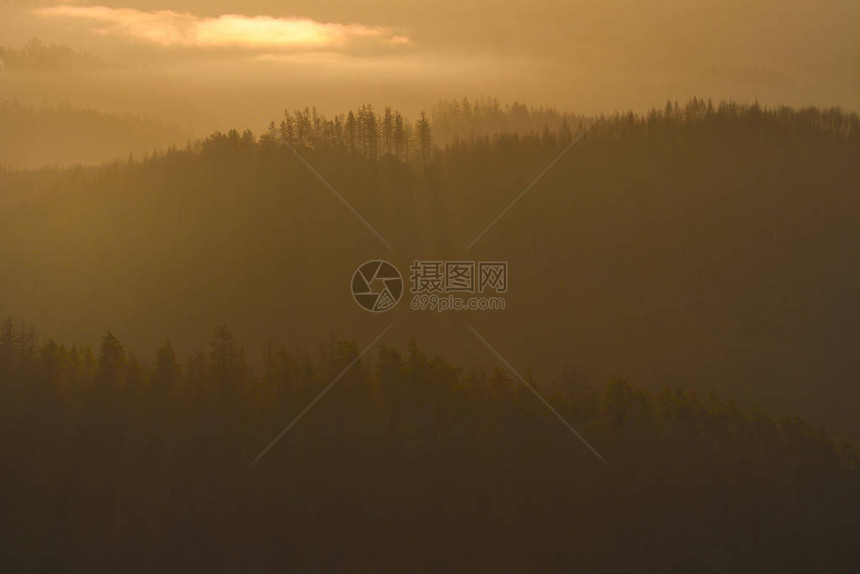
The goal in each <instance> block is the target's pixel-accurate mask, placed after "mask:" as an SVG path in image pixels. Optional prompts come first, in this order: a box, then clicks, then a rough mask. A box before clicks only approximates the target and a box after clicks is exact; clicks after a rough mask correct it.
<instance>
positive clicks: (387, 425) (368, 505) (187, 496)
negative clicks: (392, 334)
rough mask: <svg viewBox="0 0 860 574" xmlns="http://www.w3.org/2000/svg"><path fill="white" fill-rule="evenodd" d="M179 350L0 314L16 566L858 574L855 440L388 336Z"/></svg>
mask: <svg viewBox="0 0 860 574" xmlns="http://www.w3.org/2000/svg"><path fill="white" fill-rule="evenodd" d="M359 352H360V347H359V346H358V345H357V344H356V343H353V342H350V341H345V340H338V339H330V340H328V341H327V342H325V343H324V344H322V345H319V347H318V348H317V349H314V350H313V351H308V350H302V349H296V350H293V351H288V350H286V349H283V348H277V347H270V348H268V349H266V351H265V352H264V353H263V354H262V356H261V357H260V358H259V359H256V360H253V359H251V358H249V357H246V353H245V352H244V350H243V348H242V346H241V345H240V344H239V342H238V340H237V338H236V337H235V336H234V334H233V333H232V332H231V331H230V330H228V329H226V328H224V327H219V328H218V329H216V330H215V331H214V332H213V333H212V335H211V339H210V342H209V343H208V344H207V345H206V346H205V347H203V348H201V349H200V350H199V351H198V352H196V353H193V354H191V355H189V356H188V357H185V358H181V357H179V356H178V355H177V353H176V352H175V351H174V349H173V348H172V346H171V345H170V343H169V342H167V343H166V344H164V345H162V346H161V347H160V348H158V349H157V351H156V352H155V353H154V356H151V357H142V356H141V357H136V356H135V355H133V354H132V353H131V352H130V351H129V350H127V349H126V348H125V346H124V345H123V343H122V342H121V341H120V340H119V339H117V338H116V337H115V336H114V335H112V334H110V333H108V334H106V335H104V336H103V337H102V340H101V343H100V345H99V346H98V347H97V348H96V349H91V348H88V347H76V346H66V345H63V344H61V343H58V342H57V341H55V340H54V339H44V338H43V337H40V336H38V334H37V333H36V331H35V330H34V329H33V328H31V327H28V326H27V325H25V324H23V323H20V324H19V323H13V322H12V321H6V322H4V323H3V324H2V328H0V404H2V405H3V409H2V418H0V425H2V429H0V452H2V453H3V456H2V467H0V468H2V472H0V481H2V488H0V493H1V494H0V496H2V506H3V508H4V512H3V513H2V515H0V528H2V537H0V538H2V544H0V548H2V555H3V561H4V564H6V567H8V568H10V571H16V572H27V571H41V572H53V571H93V570H99V571H102V570H121V571H128V572H131V571H135V572H136V571H141V572H151V571H156V570H157V571H187V570H188V569H189V568H190V569H195V570H200V569H205V570H207V571H216V572H217V571H236V570H241V571H248V572H255V571H272V570H305V571H319V570H335V571H375V572H381V571H403V570H404V569H406V570H409V571H439V570H457V571H463V570H471V571H487V572H497V571H513V572H522V571H530V572H531V571H558V572H561V571H585V572H590V571H594V572H597V571H600V572H605V571H625V572H652V571H660V572H690V571H696V572H808V571H818V572H822V571H840V570H841V568H842V567H844V566H845V565H846V564H852V563H853V562H854V561H855V560H856V558H857V548H856V544H854V543H855V542H856V539H857V537H858V535H860V524H858V520H857V516H858V511H860V507H858V504H860V459H858V451H857V449H856V445H855V444H853V443H851V442H849V441H847V440H845V439H844V438H840V437H837V436H833V435H830V434H828V433H825V432H824V431H823V430H820V429H817V428H815V427H813V426H811V425H810V424H808V423H807V422H806V421H804V420H803V419H801V418H784V419H783V418H780V419H776V418H772V417H769V416H767V415H766V414H762V413H750V412H745V411H744V410H743V409H740V408H738V407H737V406H736V405H735V404H734V403H733V402H732V401H730V400H726V399H724V398H720V397H718V396H715V395H711V396H707V397H702V396H697V394H696V393H694V392H691V391H690V390H686V389H683V388H681V387H678V386H667V387H665V388H663V389H662V390H659V391H657V392H647V391H645V390H643V389H641V388H637V387H635V386H633V385H631V384H630V383H628V381H625V380H623V379H614V380H610V381H607V382H605V383H604V384H600V385H596V386H589V385H583V384H581V383H580V382H578V381H577V380H576V378H575V377H572V376H571V375H570V373H566V372H562V373H559V374H558V380H557V383H558V385H557V388H558V389H559V390H557V391H553V392H552V393H549V392H548V391H547V390H546V389H547V388H548V385H546V384H545V383H544V381H540V380H535V379H534V378H532V377H531V376H530V375H529V377H528V378H529V379H530V380H531V384H534V385H536V386H537V387H538V388H539V389H544V392H546V393H547V396H548V398H549V400H550V401H551V402H552V404H553V405H554V407H555V408H556V409H557V410H558V411H559V413H561V414H562V415H563V416H564V417H565V418H566V419H567V420H568V421H570V422H571V424H573V425H574V426H575V427H576V428H577V429H578V430H579V431H580V432H581V433H582V434H583V435H584V436H585V437H586V439H587V440H588V441H589V442H590V443H591V444H592V445H593V446H594V447H595V448H596V449H598V451H599V452H600V453H601V454H602V455H603V456H604V457H605V458H606V459H607V461H608V462H609V467H606V466H604V465H603V464H602V463H601V462H600V461H598V460H597V458H596V457H594V456H593V455H592V454H591V453H590V452H588V450H587V449H586V447H585V446H584V445H583V444H581V443H580V442H579V441H578V440H577V439H576V438H575V437H574V436H573V435H572V434H571V433H570V432H569V431H568V430H567V429H566V428H565V427H564V426H563V425H562V424H561V423H560V422H559V421H558V420H557V419H556V418H554V417H553V416H552V415H551V414H550V412H549V411H548V410H546V409H545V407H544V406H543V405H542V404H540V403H539V402H538V400H537V399H536V398H535V397H534V396H533V395H532V394H531V393H530V392H529V391H528V390H527V389H526V388H525V387H524V386H523V385H522V384H521V383H520V382H519V381H517V380H516V379H515V378H514V377H513V376H512V375H511V374H509V373H506V372H505V371H504V370H502V369H500V368H499V369H495V370H493V371H490V372H476V371H470V370H464V369H462V368H459V367H457V366H455V365H452V364H450V363H448V362H447V361H445V360H444V359H443V358H440V357H438V356H430V355H428V354H426V353H425V352H424V351H422V349H421V347H420V346H419V345H418V343H417V342H415V341H412V342H410V343H409V344H408V345H407V347H406V349H402V350H401V349H396V348H392V347H389V346H385V345H383V346H381V347H379V348H378V349H374V350H373V351H372V352H371V353H370V354H368V355H366V356H365V357H364V358H362V359H361V360H359V362H358V363H357V364H356V365H355V366H353V368H352V369H350V370H349V371H348V373H347V374H346V375H345V376H344V377H343V378H342V379H341V380H340V381H339V382H338V384H337V385H336V386H334V387H333V388H332V390H331V391H330V392H329V393H328V394H327V395H325V396H324V397H323V399H321V400H320V401H319V403H318V404H317V405H315V407H314V408H313V409H312V410H311V411H310V412H309V414H308V415H307V416H306V417H304V418H303V419H301V420H300V421H299V423H298V424H296V425H295V427H294V428H292V429H291V430H290V431H289V432H288V433H287V434H286V435H285V436H284V437H283V440H281V441H280V442H279V443H277V444H276V445H275V446H274V447H273V448H272V449H271V450H270V451H269V452H268V453H266V455H265V456H264V457H263V458H262V459H261V460H260V461H259V462H258V463H256V464H255V465H253V466H251V462H252V461H253V460H254V459H255V457H256V456H257V455H258V454H259V453H260V452H261V450H262V449H263V448H264V447H265V446H266V445H267V444H268V443H269V441H271V440H272V439H273V438H274V437H275V436H276V435H277V434H278V433H280V432H281V430H283V428H284V427H285V426H286V425H287V424H288V423H289V422H290V421H291V420H292V419H293V418H294V417H295V416H296V415H297V414H298V413H299V412H300V411H302V410H303V409H304V408H305V406H306V405H307V404H309V403H310V401H312V400H313V398H314V397H315V396H316V395H317V394H318V393H319V392H320V391H321V390H322V389H323V388H324V387H325V386H326V385H327V384H328V383H329V382H330V381H331V380H332V379H333V378H334V377H335V376H336V375H337V374H338V373H339V372H341V371H342V369H343V368H344V367H345V366H346V365H348V364H349V363H350V362H352V360H353V359H355V358H356V356H357V355H358V353H359Z"/></svg>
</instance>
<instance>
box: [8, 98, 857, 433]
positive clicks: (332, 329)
mask: <svg viewBox="0 0 860 574" xmlns="http://www.w3.org/2000/svg"><path fill="white" fill-rule="evenodd" d="M423 118H426V119H423V120H422V116H419V118H418V121H417V122H416V121H412V120H408V119H406V118H404V117H403V116H402V115H401V114H400V113H399V112H397V111H395V110H391V109H382V110H375V109H374V108H372V107H371V106H361V107H359V108H358V109H356V110H354V111H350V112H348V113H346V114H340V115H336V116H332V117H327V116H323V115H321V114H317V113H316V112H313V111H312V110H309V109H305V110H299V111H294V112H286V113H285V114H284V116H283V117H282V118H280V119H277V120H275V121H273V122H272V123H271V124H270V126H269V129H268V130H265V129H264V130H263V131H262V133H260V134H259V135H254V134H253V133H252V132H250V131H245V132H244V133H239V132H237V131H230V132H228V133H215V134H213V135H211V136H209V137H207V138H206V139H203V140H198V141H196V142H195V143H191V144H188V145H187V146H186V147H183V148H171V149H170V150H166V151H163V152H160V153H156V154H153V155H152V156H150V157H149V158H148V159H145V160H144V159H135V158H133V157H132V158H130V159H128V160H125V161H119V162H116V163H110V164H107V165H104V166H101V167H92V168H84V167H78V168H69V169H59V170H56V169H55V170H40V171H35V172H26V171H17V170H11V171H5V172H3V173H2V175H0V178H2V189H3V190H4V191H3V194H2V197H0V201H2V202H3V205H4V209H3V212H2V227H0V236H2V241H0V245H2V255H3V260H4V262H5V266H6V269H7V272H6V273H4V274H3V276H2V278H0V286H2V291H3V293H4V301H3V303H4V308H5V310H4V312H5V313H7V314H10V315H13V316H15V317H17V318H23V319H26V320H27V321H30V322H33V323H35V324H36V325H38V326H39V327H40V328H42V329H44V330H45V331H46V332H48V333H51V334H52V335H55V336H60V337H62V338H64V339H68V340H70V341H73V342H75V343H77V344H85V345H93V344H94V342H95V341H97V340H98V337H99V336H101V334H102V332H103V331H104V330H105V329H111V330H112V331H114V332H115V333H117V334H118V335H120V336H122V338H123V340H124V341H126V342H127V343H128V344H129V346H130V348H132V349H137V350H139V351H140V352H149V351H151V350H152V349H154V348H155V347H156V346H157V345H159V344H161V343H162V342H163V340H164V339H165V338H166V337H170V338H171V339H172V340H173V342H174V344H175V345H176V346H177V348H178V349H180V350H181V351H182V352H191V351H193V350H195V349H197V348H198V347H199V346H200V345H201V344H203V342H205V340H206V338H207V337H208V334H209V332H210V331H211V329H212V328H213V327H214V326H216V325H222V324H223V325H227V326H229V327H230V328H231V329H233V330H235V331H236V333H237V334H238V336H239V337H240V339H241V340H242V341H243V343H244V344H245V345H246V346H247V348H248V351H249V356H250V358H251V359H252V360H256V358H257V357H259V356H260V350H261V349H263V348H264V346H265V345H266V344H268V343H269V342H274V343H277V344H283V345H286V346H288V347H292V346H295V345H300V346H304V347H306V348H313V347H314V346H315V345H317V344H318V342H319V341H320V340H323V339H325V338H326V337H328V336H330V335H331V334H333V333H334V334H336V335H338V336H344V337H348V338H353V339H356V340H362V339H368V340H369V339H370V338H372V336H373V332H374V330H377V331H378V330H379V329H380V328H381V326H382V323H380V322H379V321H381V319H380V320H379V321H377V320H376V318H375V317H371V318H368V317H367V316H366V314H365V313H364V311H363V310H362V309H360V308H358V307H357V306H355V304H354V302H353V301H352V299H351V297H350V296H349V293H348V291H347V289H348V278H349V277H350V276H351V274H352V271H353V270H354V269H355V268H356V267H357V266H358V265H359V264H360V263H362V262H363V261H367V260H371V259H378V258H387V259H390V260H391V261H392V262H393V263H394V264H395V265H397V266H398V267H399V268H400V269H401V270H403V271H402V272H403V273H404V274H405V273H407V271H406V270H408V268H409V266H410V264H411V262H412V261H413V260H414V259H462V258H464V257H468V258H474V259H482V260H495V259H503V260H506V261H508V262H509V266H510V274H511V284H512V286H515V287H512V289H511V291H510V293H509V294H508V301H507V308H506V309H505V311H504V313H482V314H477V315H475V316H474V317H469V318H468V319H467V320H469V321H474V322H475V324H476V326H479V327H481V328H483V329H485V330H489V331H491V332H493V333H494V335H495V341H496V343H497V344H498V345H499V346H500V347H501V348H503V349H505V352H506V353H508V356H509V357H510V360H512V361H514V362H515V364H517V365H520V366H521V367H522V368H524V369H527V368H528V369H533V370H534V372H535V373H538V374H540V375H541V376H542V377H544V378H546V379H547V380H549V379H551V378H552V377H555V376H556V375H557V374H558V371H559V370H560V369H561V367H562V366H563V365H567V366H568V367H569V368H572V369H574V370H575V371H576V372H577V373H579V376H581V377H583V378H584V379H586V380H589V381H592V382H595V383H597V382H600V381H604V380H607V379H608V378H610V377H612V376H620V375H623V376H626V377H628V378H630V379H631V380H633V381H635V382H636V383H637V384H640V385H644V386H646V387H652V388H656V387H658V386H660V385H663V384H667V383H669V382H677V383H679V384H684V385H690V386H692V387H694V388H698V389H699V390H701V391H705V392H707V391H709V390H711V389H715V390H718V391H721V392H728V393H729V394H730V395H731V396H732V397H734V398H736V399H738V400H741V401H744V404H746V405H748V406H750V407H753V406H755V407H766V408H767V409H768V410H775V411H776V412H779V413H783V414H787V413H800V414H804V415H807V416H810V417H812V418H813V420H815V421H818V422H822V423H823V422H827V423H828V424H829V425H831V426H832V427H833V428H836V429H840V430H845V431H850V432H852V433H856V432H857V431H858V428H857V427H856V420H857V419H856V417H855V416H854V409H853V398H854V397H856V390H854V385H853V381H854V376H855V375H856V368H857V356H860V355H858V352H857V350H858V349H857V345H858V340H857V335H856V329H855V328H854V325H856V323H857V320H858V319H860V317H858V312H860V308H858V306H857V303H856V296H855V293H856V287H857V285H858V271H857V267H856V265H854V264H853V263H854V261H856V259H857V255H858V252H857V249H858V247H857V246H858V245H860V242H858V239H860V237H858V232H860V229H858V225H857V220H856V217H855V213H856V209H857V202H858V198H857V196H856V193H855V192H854V190H856V189H857V186H858V184H860V182H858V180H857V177H858V172H857V169H856V157H857V133H858V131H857V125H858V119H857V116H856V115H854V114H851V113H846V112H842V111H840V110H838V109H830V110H818V109H815V108H808V109H803V110H791V109H789V108H773V109H768V108H762V107H760V106H758V105H738V104H735V103H732V102H722V103H716V104H714V103H710V102H706V101H703V100H698V99H694V100H691V101H690V102H688V103H687V104H685V105H681V106H679V105H677V104H675V103H669V104H667V105H666V106H665V108H664V109H659V110H654V111H652V112H651V113H649V114H647V115H643V116H639V115H635V114H624V115H614V116H604V117H597V118H587V117H579V116H574V115H571V114H561V113H559V112H555V111H553V110H541V109H537V110H530V109H529V108H527V107H526V106H520V105H514V106H504V105H502V104H499V102H498V101H496V100H492V99H484V100H478V101H476V102H474V103H473V102H471V101H469V100H458V101H449V102H441V103H439V104H438V105H436V106H435V111H434V112H433V113H431V114H430V115H425V116H423ZM422 122H423V123H422ZM541 124H543V126H542V127H541V128H538V127H536V126H538V125H541ZM532 126H534V127H532ZM586 128H590V129H588V130H587V132H586V133H584V135H583V137H582V139H581V140H580V141H578V142H577V143H576V146H575V147H574V148H573V149H572V150H571V151H570V153H568V154H566V155H565V156H564V157H562V159H561V160H560V161H559V162H558V164H557V165H555V166H554V168H553V169H552V170H551V171H550V172H548V173H547V174H546V176H545V177H544V178H543V179H542V180H541V181H540V182H539V183H538V185H537V186H536V188H535V189H534V190H533V193H531V194H530V195H528V196H527V197H526V198H524V199H523V200H522V201H521V202H520V203H519V204H518V205H517V206H516V210H517V212H516V215H515V216H513V215H512V216H511V217H510V218H507V219H504V220H502V221H500V222H499V224H498V225H497V226H496V227H495V228H494V229H492V230H491V231H490V232H489V233H488V234H487V235H486V236H485V237H484V238H482V240H481V241H479V242H478V243H477V244H476V245H475V246H474V248H473V249H472V250H471V251H466V247H467V246H468V245H469V242H470V241H472V240H473V239H474V238H475V236H477V235H478V233H479V232H480V231H481V230H482V229H483V228H484V227H485V226H486V225H487V224H488V223H489V222H490V221H491V220H492V219H493V217H494V215H495V214H497V213H498V212H499V211H501V210H502V209H503V208H504V206H505V205H507V204H509V203H510V202H511V200H512V199H513V198H514V197H515V196H516V195H517V194H518V193H519V192H520V191H521V190H522V189H523V188H525V187H526V185H528V184H529V182H530V181H531V179H532V178H534V176H535V175H536V174H538V173H540V171H541V170H542V169H543V168H544V167H545V166H546V164H547V163H549V162H550V161H551V160H552V159H553V158H554V157H556V156H557V155H558V154H559V152H560V151H561V150H562V149H564V147H565V146H567V145H568V144H569V143H570V141H571V140H572V139H573V138H574V137H575V136H579V135H581V132H583V131H584V130H586ZM494 129H497V130H498V131H494ZM437 130H438V131H439V132H440V133H441V134H442V137H444V138H445V140H446V141H447V142H448V143H445V144H444V145H443V144H437V143H436V140H435V136H434V134H435V132H436V131H437ZM507 130H510V131H507ZM294 152H295V153H294ZM296 153H298V154H299V155H301V157H302V158H303V159H304V160H305V161H307V162H309V163H310V164H311V165H313V166H314V169H316V170H318V173H319V174H320V175H321V176H322V177H323V178H324V179H325V181H327V182H328V183H329V184H330V185H331V186H333V188H334V189H335V190H337V191H338V193H341V194H343V196H344V198H345V199H347V200H348V201H349V202H350V204H351V205H353V206H354V207H355V209H356V210H358V211H359V212H360V213H361V214H363V216H364V217H365V218H366V219H367V220H368V221H369V222H371V224H372V225H373V226H374V227H375V228H376V229H377V230H378V231H379V233H380V234H381V235H382V236H383V237H385V238H387V241H389V242H390V244H391V245H392V246H394V248H395V250H396V251H395V252H393V253H392V252H389V250H388V249H387V248H386V246H385V245H384V244H383V243H382V242H380V241H379V240H378V239H377V238H376V237H375V236H374V235H373V234H372V233H370V232H369V231H368V230H367V229H366V228H364V227H363V225H362V224H361V223H360V222H359V221H358V220H357V219H356V218H355V217H354V216H353V215H352V214H351V213H350V212H349V211H348V210H347V209H346V208H344V206H343V205H342V204H341V203H340V201H339V200H338V199H337V197H336V196H335V195H333V194H332V193H331V192H330V191H329V190H328V189H327V188H326V187H325V186H324V185H323V183H322V182H321V181H320V180H319V179H318V178H317V177H316V176H315V175H314V173H312V172H311V171H310V170H309V169H308V168H307V167H306V166H305V165H304V164H303V163H302V161H301V160H300V159H299V157H298V156H297V155H296ZM811 190H812V191H811ZM397 313H399V315H398V317H400V318H401V319H402V320H401V321H399V323H398V325H397V326H396V327H395V330H394V331H393V332H392V335H393V336H394V335H396V336H399V337H400V339H401V340H405V339H406V338H408V336H411V335H416V336H419V338H420V339H421V340H422V343H423V344H426V345H427V346H428V348H429V349H431V350H432V351H433V352H439V353H442V354H443V355H444V356H447V357H449V358H450V359H451V360H453V361H456V362H457V363H458V364H461V365H476V366H488V365H490V364H493V361H494V358H493V357H492V356H491V355H488V354H486V353H483V352H481V351H480V348H478V347H476V345H475V341H474V340H471V338H470V337H471V335H470V334H469V333H468V331H465V330H464V329H463V326H462V321H463V320H464V318H463V317H460V316H456V314H454V315H455V316H451V314H447V315H446V314H438V313H437V314H429V313H414V312H412V311H411V310H410V309H408V308H407V306H406V305H405V304H404V305H403V306H402V308H400V309H397V310H395V314H397ZM505 325H517V328H511V327H506V326H505ZM846 399H851V400H846Z"/></svg>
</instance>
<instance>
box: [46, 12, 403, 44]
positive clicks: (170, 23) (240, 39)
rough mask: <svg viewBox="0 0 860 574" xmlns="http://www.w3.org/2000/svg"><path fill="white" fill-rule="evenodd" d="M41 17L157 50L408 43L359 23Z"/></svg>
mask: <svg viewBox="0 0 860 574" xmlns="http://www.w3.org/2000/svg"><path fill="white" fill-rule="evenodd" d="M35 13H36V14H38V15H39V16H42V17H49V18H68V19H78V20H87V21H91V22H94V23H96V25H97V28H96V31H97V33H99V34H116V35H121V36H127V37H129V38H134V39H137V40H143V41H146V42H150V43H153V44H158V45H161V46H184V47H200V48H212V47H238V48H248V49H273V48H283V49H291V48H293V49H295V48H335V47H339V46H343V45H345V44H347V43H349V42H350V41H353V40H356V39H360V38H376V39H381V40H384V41H387V42H389V43H391V44H408V43H409V38H408V37H406V36H402V35H394V34H393V33H392V32H391V31H390V30H388V29H387V28H384V27H378V26H376V27H375V26H365V25H362V24H339V23H324V22H317V21H315V20H311V19H309V18H273V17H271V16H242V15H239V14H223V15H221V16H218V17H217V18H201V17H198V16H195V15H193V14H190V13H187V12H185V13H180V12H174V11H172V10H156V11H144V10H135V9H133V8H108V7H106V6H70V5H60V6H52V7H49V8H40V9H37V10H35Z"/></svg>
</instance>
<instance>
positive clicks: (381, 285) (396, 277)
mask: <svg viewBox="0 0 860 574" xmlns="http://www.w3.org/2000/svg"><path fill="white" fill-rule="evenodd" d="M402 295H403V277H401V276H400V272H399V271H398V270H397V268H396V267H395V266H394V265H392V264H391V263H389V262H388V261H382V260H375V261H368V262H367V263H363V264H362V265H361V266H360V267H359V268H358V269H356V270H355V273H353V275H352V297H353V299H355V302H356V303H358V304H359V306H360V307H361V308H362V309H366V310H367V311H370V312H372V313H383V312H385V311H388V310H389V309H391V308H392V307H394V306H395V305H397V302H398V301H400V297H401V296H402Z"/></svg>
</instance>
